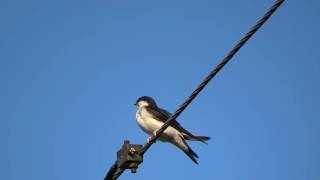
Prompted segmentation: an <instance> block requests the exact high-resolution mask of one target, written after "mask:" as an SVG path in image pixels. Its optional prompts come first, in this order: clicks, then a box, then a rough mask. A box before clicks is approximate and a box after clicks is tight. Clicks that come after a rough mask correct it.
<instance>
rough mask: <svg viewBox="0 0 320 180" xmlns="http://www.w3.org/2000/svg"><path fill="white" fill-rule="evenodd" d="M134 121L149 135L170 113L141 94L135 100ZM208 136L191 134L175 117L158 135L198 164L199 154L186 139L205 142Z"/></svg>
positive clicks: (150, 98) (152, 133)
mask: <svg viewBox="0 0 320 180" xmlns="http://www.w3.org/2000/svg"><path fill="white" fill-rule="evenodd" d="M134 105H136V106H137V111H136V121H137V123H138V125H139V126H140V128H141V129H142V130H143V131H144V132H146V133H147V134H149V135H150V137H149V138H148V139H147V141H148V142H149V140H150V138H151V136H153V135H156V132H157V130H158V129H159V128H160V127H161V126H162V125H163V124H164V122H165V121H166V120H168V119H169V117H170V116H171V113H170V112H168V111H167V110H165V109H162V108H160V107H158V105H157V103H156V101H155V100H154V99H153V98H152V97H150V96H142V97H140V98H138V99H137V100H136V102H135V103H134ZM209 139H210V137H207V136H199V135H193V134H192V133H190V132H189V131H187V130H186V129H185V128H183V127H182V126H181V125H180V124H179V123H178V121H176V120H175V119H174V120H173V122H172V123H171V124H170V126H168V128H167V129H166V130H165V131H164V132H163V133H162V134H161V135H160V136H159V140H160V141H162V142H169V143H171V144H173V145H175V146H176V147H178V148H179V149H180V150H182V151H183V152H184V153H185V154H186V155H187V156H188V157H189V158H190V159H191V160H192V161H193V162H194V163H196V164H198V161H197V158H199V156H198V155H197V154H196V153H195V152H194V151H193V150H192V149H191V147H190V146H189V145H188V143H187V141H186V140H191V141H200V142H203V143H205V144H207V143H206V141H208V140H209Z"/></svg>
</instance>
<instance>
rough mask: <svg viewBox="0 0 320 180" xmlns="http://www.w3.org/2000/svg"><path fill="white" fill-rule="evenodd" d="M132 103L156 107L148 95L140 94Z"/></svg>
mask: <svg viewBox="0 0 320 180" xmlns="http://www.w3.org/2000/svg"><path fill="white" fill-rule="evenodd" d="M134 105H136V106H138V107H142V106H151V107H157V103H156V101H155V100H154V99H153V98H152V97H149V96H142V97H140V98H138V99H137V101H136V103H135V104H134Z"/></svg>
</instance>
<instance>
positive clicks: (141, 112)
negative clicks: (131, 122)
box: [136, 107, 178, 141]
mask: <svg viewBox="0 0 320 180" xmlns="http://www.w3.org/2000/svg"><path fill="white" fill-rule="evenodd" d="M136 120H137V123H138V124H139V126H140V127H141V129H142V130H143V131H145V132H146V133H148V134H149V135H153V132H154V131H156V130H158V129H159V128H160V127H161V126H162V125H163V122H161V121H159V120H156V119H154V118H153V116H152V115H151V114H150V113H149V112H148V111H147V110H146V109H145V108H143V107H142V108H139V109H138V111H137V112H136ZM177 133H178V131H177V130H176V129H174V128H172V127H171V126H169V127H168V128H167V129H166V130H165V131H164V134H163V135H164V136H160V137H162V138H160V140H164V141H166V139H168V137H169V136H175V135H176V134H177Z"/></svg>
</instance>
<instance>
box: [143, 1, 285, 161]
mask: <svg viewBox="0 0 320 180" xmlns="http://www.w3.org/2000/svg"><path fill="white" fill-rule="evenodd" d="M283 2H284V0H278V1H277V2H275V3H274V5H273V6H272V7H271V8H270V9H269V11H268V12H267V13H266V14H265V15H264V16H263V17H262V18H261V19H260V20H259V21H258V22H257V23H256V25H254V26H253V27H252V28H251V30H250V31H249V32H247V34H246V35H245V36H244V37H243V38H242V39H241V40H240V41H239V42H238V43H237V44H236V45H235V46H234V47H233V48H232V50H231V51H230V52H229V53H228V54H227V56H226V57H225V58H224V59H223V60H222V61H221V62H220V63H219V64H218V65H217V66H216V67H215V68H214V69H213V70H212V71H211V72H210V73H209V75H208V76H207V77H206V78H205V79H204V80H203V81H202V82H201V83H200V84H199V85H198V87H197V88H196V89H195V90H194V91H193V92H192V94H191V95H190V96H189V97H188V98H187V99H186V100H185V101H184V103H183V104H182V105H181V106H180V107H179V108H178V109H177V110H176V112H174V114H173V115H172V116H171V117H170V118H169V119H168V120H167V121H166V122H165V123H164V124H163V125H162V126H161V128H160V129H159V130H158V131H157V133H156V136H152V137H151V138H150V139H149V142H148V143H146V144H145V145H144V146H143V149H142V151H141V152H140V154H141V155H143V154H144V153H145V152H146V151H147V150H148V149H149V148H150V146H151V145H152V144H153V143H154V142H155V141H156V140H157V139H158V138H159V136H160V135H161V134H162V133H163V131H165V130H166V129H167V127H169V126H170V123H171V122H172V121H173V120H174V119H176V118H177V117H178V116H179V115H180V114H181V113H182V112H183V111H184V109H186V107H187V106H188V105H189V104H190V103H191V102H192V101H193V100H194V98H196V96H197V95H198V94H199V93H200V91H201V90H202V89H203V88H204V87H205V86H206V85H207V84H208V83H209V81H210V80H211V79H212V78H213V77H214V76H215V75H216V74H217V73H218V72H219V71H220V70H221V69H222V68H223V67H224V66H225V65H226V64H227V63H228V62H229V61H230V60H231V58H232V57H233V56H234V55H235V54H236V53H237V52H238V51H239V50H240V48H241V47H242V46H243V45H244V44H245V43H246V42H247V41H248V40H249V39H250V37H251V36H252V35H253V34H254V33H255V32H256V31H257V30H258V29H259V28H260V27H261V26H262V25H263V24H264V23H265V22H266V21H267V20H268V19H269V18H270V16H271V15H272V14H273V13H274V12H275V11H276V10H277V8H278V7H279V6H280V5H281V4H282V3H283Z"/></svg>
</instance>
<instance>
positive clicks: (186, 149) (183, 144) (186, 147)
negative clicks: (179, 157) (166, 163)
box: [174, 137, 199, 164]
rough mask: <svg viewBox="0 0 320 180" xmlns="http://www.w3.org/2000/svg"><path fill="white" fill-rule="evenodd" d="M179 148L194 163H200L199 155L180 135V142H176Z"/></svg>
mask: <svg viewBox="0 0 320 180" xmlns="http://www.w3.org/2000/svg"><path fill="white" fill-rule="evenodd" d="M174 145H176V146H177V147H178V148H179V149H181V150H182V151H183V152H184V153H185V154H186V155H187V156H188V157H189V158H190V159H191V160H192V161H193V162H194V163H196V164H198V161H197V159H196V158H199V156H198V155H197V154H196V153H195V152H194V151H193V150H192V149H191V148H190V146H189V145H188V144H187V142H186V141H185V140H184V138H183V137H180V139H179V142H176V143H174Z"/></svg>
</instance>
